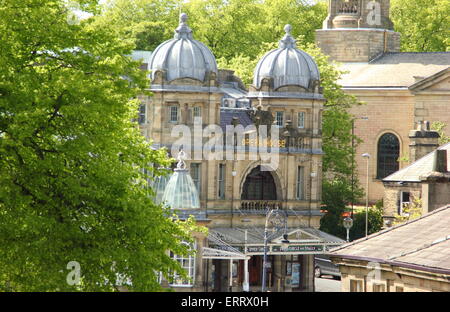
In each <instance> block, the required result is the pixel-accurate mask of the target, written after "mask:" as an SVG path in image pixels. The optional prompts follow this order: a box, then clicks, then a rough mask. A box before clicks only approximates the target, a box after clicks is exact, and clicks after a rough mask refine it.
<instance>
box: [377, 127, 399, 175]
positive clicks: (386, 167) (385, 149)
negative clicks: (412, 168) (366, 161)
mask: <svg viewBox="0 0 450 312" xmlns="http://www.w3.org/2000/svg"><path fill="white" fill-rule="evenodd" d="M399 157H400V141H399V140H398V138H397V136H396V135H395V134H392V133H385V134H383V135H382V136H381V137H380V139H379V140H378V158H377V159H378V161H377V179H384V178H385V177H387V176H388V175H390V174H392V173H394V172H396V171H398V169H399V163H398V158H399Z"/></svg>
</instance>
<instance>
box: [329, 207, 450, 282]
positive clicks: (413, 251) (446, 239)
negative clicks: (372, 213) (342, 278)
mask: <svg viewBox="0 0 450 312" xmlns="http://www.w3.org/2000/svg"><path fill="white" fill-rule="evenodd" d="M449 247H450V205H447V206H445V207H442V208H440V209H437V210H434V211H432V212H430V213H428V214H426V215H424V216H422V217H421V218H419V219H415V220H412V221H409V222H406V223H404V224H401V225H397V226H395V227H392V228H389V229H387V230H384V231H381V232H378V233H375V234H372V235H369V236H368V237H367V238H362V239H359V240H356V241H354V242H351V243H349V244H345V245H343V246H340V247H338V248H334V249H332V250H331V252H330V256H336V257H337V258H348V259H355V260H363V261H375V262H381V263H387V264H391V265H395V266H403V267H413V268H416V269H420V270H425V271H430V272H438V273H444V274H450V248H449Z"/></svg>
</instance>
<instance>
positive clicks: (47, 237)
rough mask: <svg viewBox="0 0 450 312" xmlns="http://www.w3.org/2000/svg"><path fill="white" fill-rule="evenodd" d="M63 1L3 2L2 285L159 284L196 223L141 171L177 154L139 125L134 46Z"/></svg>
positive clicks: (87, 3) (139, 82) (87, 6)
mask: <svg viewBox="0 0 450 312" xmlns="http://www.w3.org/2000/svg"><path fill="white" fill-rule="evenodd" d="M96 2H97V1H94V0H92V1H91V0H83V1H80V2H78V3H79V5H80V7H81V8H82V9H83V10H85V11H88V12H90V13H93V14H95V13H96V12H97V3H96ZM64 3H65V1H62V0H61V1H55V0H2V1H1V8H0V39H1V42H2V44H1V50H0V77H1V79H0V216H1V217H0V246H1V247H0V289H1V290H3V291H5V290H7V291H74V290H83V291H99V290H100V291H105V290H108V291H109V290H113V289H114V288H113V287H114V286H115V285H116V282H117V277H118V276H120V277H121V278H122V279H125V280H131V282H132V286H129V289H130V290H142V291H148V290H158V289H160V286H159V283H158V280H157V272H162V273H163V274H164V275H166V276H168V275H169V274H170V272H171V271H173V270H181V268H180V266H179V265H178V263H177V262H176V261H173V260H171V259H170V257H169V256H168V254H167V251H168V250H172V251H173V252H175V253H177V254H186V253H187V249H186V247H183V245H182V244H180V242H181V241H183V240H187V241H189V240H190V232H191V231H192V230H194V229H197V228H194V226H193V225H192V221H188V222H186V223H183V222H180V221H177V220H171V219H170V218H168V215H169V211H168V210H167V209H163V208H162V207H160V206H157V205H155V204H154V203H153V202H152V199H151V195H152V190H151V188H149V187H148V185H147V178H149V176H148V175H146V174H144V173H142V171H140V170H139V168H144V169H146V170H147V171H148V172H150V173H151V174H152V175H153V176H155V175H159V174H162V173H163V171H162V170H159V169H157V167H158V166H159V165H161V166H168V165H169V164H170V162H171V161H170V160H169V159H167V158H166V152H165V151H164V150H152V149H151V144H150V143H149V142H147V141H146V140H145V139H144V137H142V136H141V135H140V133H139V130H138V127H137V124H136V123H134V122H132V119H133V118H135V116H136V112H137V108H138V101H137V100H136V97H137V95H138V94H141V93H142V92H143V90H144V88H146V87H147V86H148V81H147V79H146V74H145V73H144V72H142V71H140V70H139V63H137V62H133V61H132V60H131V59H130V58H129V57H127V56H126V55H129V54H130V53H131V51H132V49H133V48H134V45H133V44H132V41H130V40H123V38H121V37H119V36H118V35H117V34H118V33H119V30H118V29H115V28H106V27H105V28H97V27H94V26H95V25H94V24H93V22H92V19H86V20H83V21H80V22H79V23H73V20H72V19H70V16H69V15H70V14H69V13H70V12H69V11H68V9H67V7H65V5H64ZM73 261H75V263H78V264H79V266H80V269H81V272H80V273H81V275H80V277H81V279H80V281H79V283H76V284H78V285H72V284H73V283H71V281H72V279H71V277H73V276H74V275H75V276H76V275H77V272H71V271H68V270H67V269H68V268H72V264H73V263H74V262H73ZM68 264H69V267H68ZM75 267H76V265H75V266H73V268H75ZM74 281H75V282H78V281H77V279H76V278H75V280H74Z"/></svg>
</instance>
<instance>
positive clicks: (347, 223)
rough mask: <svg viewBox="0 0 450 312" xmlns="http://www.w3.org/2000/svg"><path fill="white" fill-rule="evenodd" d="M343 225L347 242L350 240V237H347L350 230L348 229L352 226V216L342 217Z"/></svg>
mask: <svg viewBox="0 0 450 312" xmlns="http://www.w3.org/2000/svg"><path fill="white" fill-rule="evenodd" d="M343 223H344V227H345V229H346V230H347V243H348V242H349V241H350V239H349V232H350V229H351V228H352V226H353V219H352V218H349V217H346V218H345V219H344V222H343Z"/></svg>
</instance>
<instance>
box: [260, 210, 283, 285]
mask: <svg viewBox="0 0 450 312" xmlns="http://www.w3.org/2000/svg"><path fill="white" fill-rule="evenodd" d="M266 209H267V214H266V223H265V226H264V260H263V276H262V286H261V291H262V292H265V291H266V275H267V242H268V240H269V229H268V227H269V222H270V223H272V225H273V227H274V228H275V229H276V230H277V231H276V232H278V231H279V230H280V229H281V228H284V235H283V240H282V242H281V243H282V245H281V248H282V249H283V248H284V249H285V248H286V246H287V245H288V244H289V240H288V239H287V233H286V232H287V216H286V213H285V212H284V211H282V210H280V209H278V206H277V207H276V208H275V209H269V207H267V208H266Z"/></svg>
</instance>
